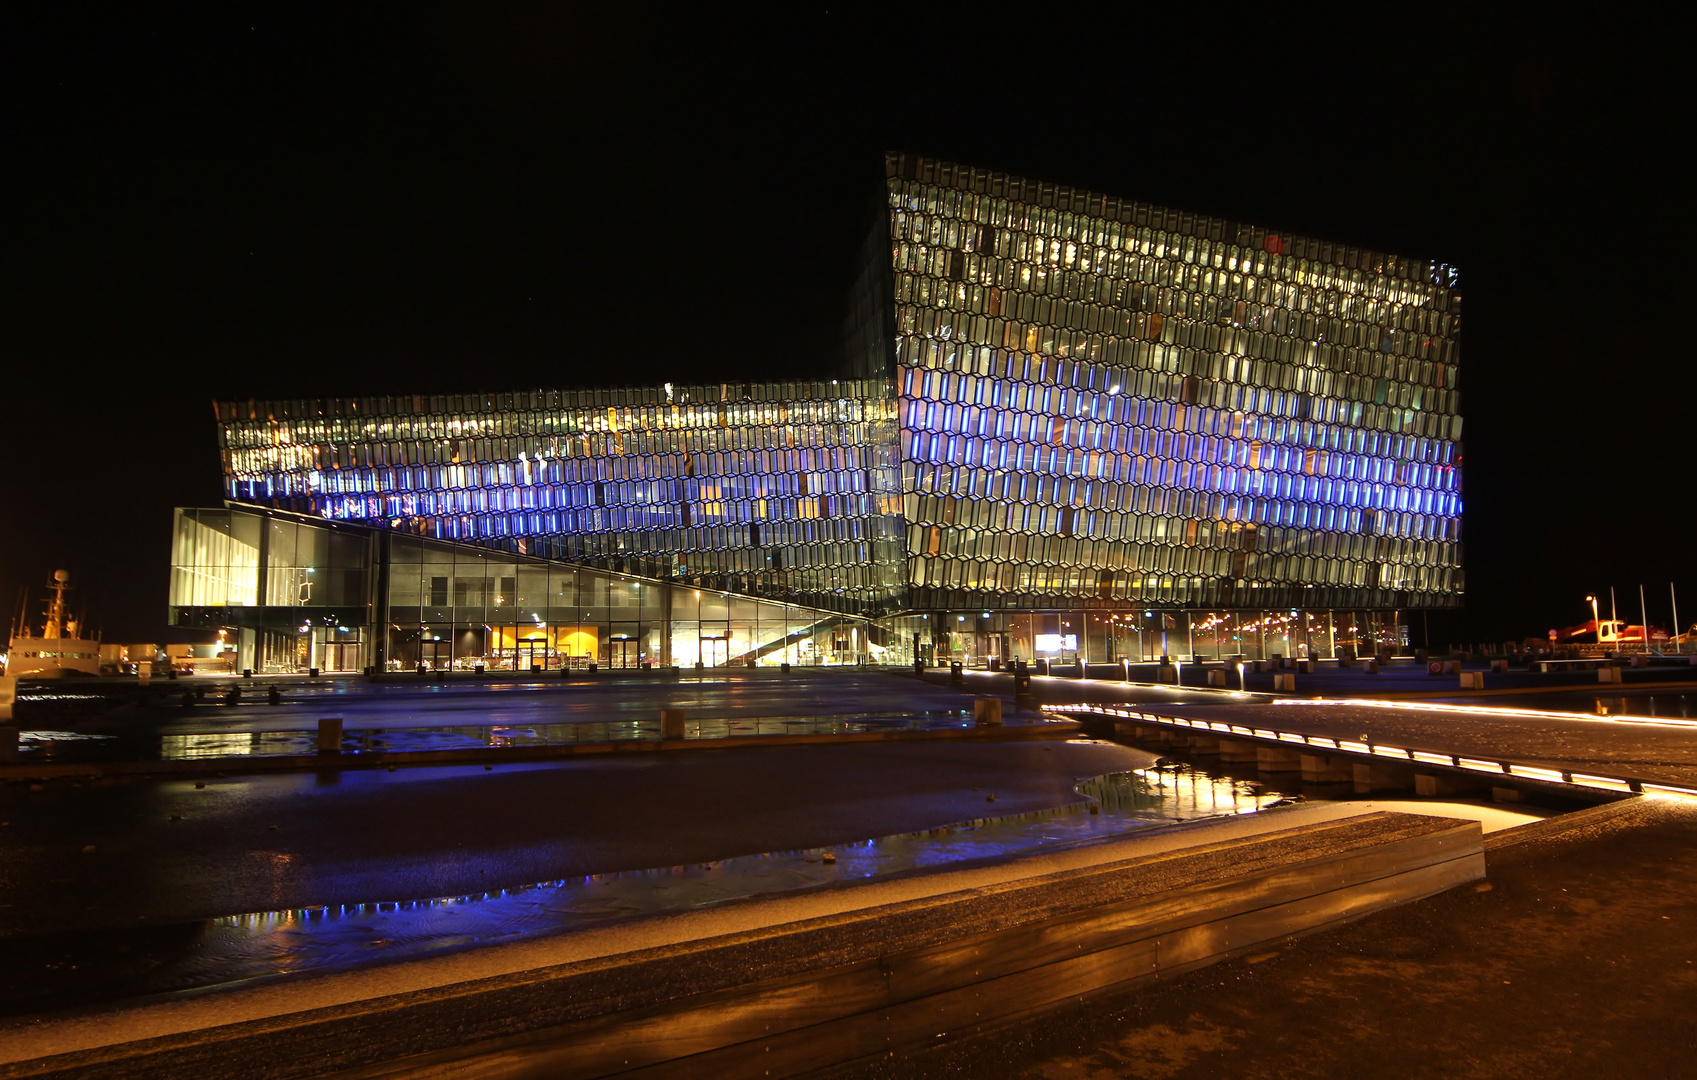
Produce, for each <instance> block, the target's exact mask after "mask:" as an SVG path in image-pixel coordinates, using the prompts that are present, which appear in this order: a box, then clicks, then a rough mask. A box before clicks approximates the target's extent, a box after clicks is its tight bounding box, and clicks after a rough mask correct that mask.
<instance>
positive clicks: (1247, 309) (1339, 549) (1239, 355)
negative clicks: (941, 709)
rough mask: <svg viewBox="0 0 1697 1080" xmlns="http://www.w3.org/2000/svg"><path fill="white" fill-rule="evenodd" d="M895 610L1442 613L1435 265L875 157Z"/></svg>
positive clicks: (1456, 523)
mask: <svg viewBox="0 0 1697 1080" xmlns="http://www.w3.org/2000/svg"><path fill="white" fill-rule="evenodd" d="M886 171H887V174H888V175H887V180H886V194H887V211H888V229H889V244H890V264H889V269H890V273H889V281H890V289H891V293H892V296H893V300H894V315H893V323H894V326H893V328H892V329H893V348H892V349H891V350H890V352H889V354H888V361H889V362H890V364H891V365H892V367H893V369H894V371H895V375H896V380H897V392H898V394H899V396H900V401H901V441H902V457H903V474H902V492H903V507H904V513H905V518H906V525H907V555H908V577H909V580H910V584H911V586H912V590H913V591H912V600H913V603H914V605H915V606H930V607H970V606H975V605H982V606H987V607H988V606H1012V607H1046V606H1055V605H1058V604H1065V603H1067V602H1069V601H1070V602H1077V601H1079V600H1091V601H1106V602H1115V601H1118V602H1132V603H1140V604H1141V603H1147V604H1159V605H1173V604H1180V605H1195V604H1201V605H1214V604H1220V605H1228V604H1229V605H1242V606H1263V605H1265V606H1283V605H1293V606H1307V607H1317V606H1351V605H1353V606H1361V607H1392V606H1445V605H1448V604H1452V603H1454V602H1456V600H1457V598H1458V597H1459V595H1460V594H1461V591H1462V577H1461V543H1460V540H1461V532H1460V530H1461V477H1460V443H1459V440H1460V437H1461V418H1460V416H1459V415H1458V413H1457V404H1458V403H1457V389H1456V383H1457V362H1458V350H1457V332H1458V329H1459V321H1458V315H1459V301H1460V297H1459V295H1458V293H1457V292H1456V274H1455V271H1454V270H1453V268H1450V267H1448V266H1443V265H1439V264H1434V263H1427V262H1418V261H1412V260H1408V259H1403V258H1398V257H1394V256H1388V255H1384V254H1374V253H1372V252H1363V251H1361V250H1359V249H1355V248H1350V247H1348V246H1346V245H1342V244H1333V243H1327V242H1320V241H1315V240H1311V239H1307V238H1303V237H1294V236H1288V235H1281V234H1278V233H1273V232H1269V231H1267V230H1263V229H1256V228H1250V227H1247V226H1238V225H1233V224H1231V223H1227V222H1223V221H1219V220H1215V219H1209V218H1206V217H1202V216H1199V215H1191V214H1181V213H1178V212H1174V211H1169V210H1165V209H1162V208H1159V207H1152V206H1148V205H1144V204H1136V203H1132V202H1129V201H1121V200H1116V199H1112V198H1109V197H1105V196H1101V195H1096V194H1093V193H1089V192H1082V191H1075V190H1072V189H1068V188H1064V187H1057V186H1055V185H1048V184H1037V183H1032V182H1029V181H1025V180H1022V179H1020V178H1017V177H1010V176H1005V175H1002V174H997V173H991V172H985V171H982V170H972V169H967V168H965V167H961V166H954V165H950V164H948V163H943V162H936V161H931V160H927V159H921V158H910V157H905V156H899V155H892V156H891V157H890V159H889V160H888V162H887V170H886Z"/></svg>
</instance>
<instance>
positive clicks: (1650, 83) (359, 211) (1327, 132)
mask: <svg viewBox="0 0 1697 1080" xmlns="http://www.w3.org/2000/svg"><path fill="white" fill-rule="evenodd" d="M343 7H344V8H348V9H354V8H357V10H341V9H336V13H335V14H330V15H326V14H324V13H305V12H304V9H302V8H299V7H295V6H282V5H280V6H277V7H274V8H273V7H240V6H228V7H223V8H218V9H209V10H208V11H206V12H199V13H186V12H183V11H178V12H176V13H174V14H165V15H161V14H157V13H145V12H142V11H140V10H139V9H136V8H130V7H119V8H116V9H114V10H108V11H102V10H97V9H91V8H72V7H69V6H66V5H53V6H48V7H45V8H42V9H41V10H39V11H37V12H31V11H28V10H26V9H23V8H16V7H9V8H8V13H7V14H6V15H4V16H0V18H4V20H5V22H6V31H5V35H4V41H3V43H0V48H3V49H4V67H5V70H4V73H3V77H4V79H5V99H4V124H5V127H4V139H5V147H6V153H5V155H4V158H5V162H6V164H5V166H4V176H5V179H6V184H7V188H8V189H9V194H8V195H7V197H6V199H5V213H6V215H7V225H6V236H5V243H4V252H5V254H4V259H5V268H6V281H5V292H4V296H3V297H0V304H3V309H0V316H3V326H0V332H3V338H0V347H3V350H4V352H3V355H0V438H3V439H4V443H5V445H6V447H7V453H6V455H5V459H4V462H3V464H0V523H3V527H0V600H5V601H6V602H8V603H12V604H15V602H16V598H17V596H18V594H19V590H20V589H21V588H23V587H24V586H26V585H28V586H32V587H33V586H34V585H36V584H37V583H38V581H39V580H42V579H45V577H46V575H47V574H48V572H49V571H50V570H52V569H53V568H54V567H56V566H64V567H66V568H68V569H70V570H72V571H73V572H74V573H75V574H76V575H77V577H78V579H79V580H80V581H81V582H82V583H83V584H84V586H85V590H84V591H85V593H86V599H87V601H88V603H89V605H90V607H91V609H92V611H91V613H92V614H93V615H94V616H96V617H97V619H98V621H100V622H102V623H103V624H104V628H105V632H106V635H107V637H108V639H124V640H158V639H160V638H162V637H163V636H164V630H163V625H162V624H163V617H164V604H165V581H166V574H165V566H166V561H167V547H168V545H167V533H168V528H169V522H170V509H171V507H172V506H173V505H197V504H198V505H206V504H216V503H217V501H218V499H219V497H220V491H219V483H218V481H219V475H218V465H217V458H216V452H215V446H214V432H213V424H212V413H211V409H210V406H209V402H210V401H211V399H213V398H214V397H249V396H253V397H262V398H263V397H268V396H297V397H301V396H332V395H342V394H368V393H408V392H420V391H445V390H500V389H507V388H515V387H535V386H555V385H590V384H605V383H651V382H657V381H662V380H668V379H670V380H703V381H709V380H710V381H718V380H720V379H723V378H737V377H749V378H760V377H768V376H774V375H780V374H785V373H791V372H803V371H808V370H816V369H822V368H823V367H824V366H825V365H828V364H829V363H830V362H831V361H832V359H833V356H834V348H835V342H836V333H837V325H838V320H839V318H840V314H841V303H842V297H843V294H844V292H845V291H846V289H847V286H848V284H849V279H850V275H851V268H852V262H853V252H854V248H855V245H856V243H857V241H858V239H859V233H860V230H861V228H862V227H863V224H864V215H865V207H866V203H867V199H868V197H869V195H868V192H869V186H870V184H871V182H872V178H873V177H874V175H876V170H877V169H878V167H879V164H880V162H881V154H882V152H883V151H884V150H885V149H887V148H895V149H907V150H910V151H915V152H919V153H925V154H932V155H937V156H943V157H951V158H955V159H957V160H962V161H967V162H972V163H976V164H980V165H985V166H989V167H993V168H1000V169H1005V170H1009V171H1013V172H1019V173H1024V174H1026V175H1031V176H1036V177H1040V178H1043V179H1049V180H1055V181H1059V182H1063V183H1071V184H1074V185H1079V186H1084V187H1090V188H1094V189H1096V190H1101V191H1106V192H1110V193H1115V194H1121V195H1125V196H1128V197H1133V198H1138V199H1142V200H1147V201H1153V202H1159V203H1165V204H1168V205H1173V206H1178V207H1182V208H1186V209H1193V210H1198V211H1202V212H1206V213H1211V214H1217V215H1223V216H1226V217H1229V218H1233V219H1237V220H1245V221H1251V222H1255V223H1259V224H1265V225H1268V226H1271V227H1275V228H1280V229H1286V230H1291V231H1297V232H1302V233H1307V234H1311V235H1318V236H1324V237H1328V238H1337V239H1344V240H1348V241H1351V242H1354V243H1357V244H1360V245H1361V246H1365V247H1371V248H1374V249H1383V250H1389V251H1395V252H1401V253H1405V254H1409V255H1415V256H1419V257H1429V258H1436V259H1440V260H1444V261H1448V262H1451V263H1454V264H1457V265H1459V266H1460V267H1461V269H1462V273H1463V289H1462V291H1463V294H1464V297H1465V299H1464V307H1463V311H1464V316H1463V318H1464V331H1463V334H1464V336H1463V363H1462V383H1461V385H1462V389H1463V399H1462V400H1463V411H1464V413H1465V415H1466V416H1467V432H1466V523H1465V538H1466V541H1467V544H1468V547H1467V576H1468V588H1469V595H1468V609H1467V611H1466V612H1465V614H1463V615H1460V616H1454V617H1447V618H1445V619H1441V620H1434V624H1433V635H1434V637H1439V636H1448V637H1451V638H1454V639H1457V640H1469V639H1483V638H1488V637H1490V638H1497V639H1502V638H1504V637H1509V636H1513V637H1519V636H1522V635H1525V634H1541V633H1542V632H1543V631H1544V630H1546V629H1548V628H1549V627H1550V626H1554V625H1567V624H1569V623H1573V622H1577V621H1580V620H1581V619H1582V618H1583V617H1584V614H1585V613H1584V610H1583V605H1582V604H1581V602H1580V598H1581V597H1582V596H1583V595H1584V594H1585V593H1586V592H1588V591H1593V590H1598V589H1603V590H1606V589H1607V587H1608V586H1609V585H1610V584H1611V583H1612V584H1614V585H1616V586H1617V587H1618V588H1619V589H1620V591H1621V595H1622V602H1623V606H1624V605H1625V599H1626V596H1627V595H1628V594H1630V595H1631V596H1632V597H1633V600H1632V606H1631V608H1630V611H1631V614H1632V617H1633V618H1634V620H1636V614H1637V608H1636V587H1637V585H1638V583H1639V582H1643V583H1645V584H1646V586H1647V587H1648V591H1649V594H1650V597H1651V611H1650V614H1651V619H1652V621H1653V622H1658V623H1661V624H1664V625H1665V624H1666V623H1667V622H1668V621H1669V616H1668V612H1667V585H1668V582H1669V581H1670V580H1676V581H1677V582H1678V583H1679V585H1680V587H1681V592H1682V595H1684V596H1687V597H1688V598H1689V599H1688V600H1687V605H1688V610H1687V611H1682V615H1685V618H1686V621H1687V622H1690V621H1691V620H1692V619H1694V618H1697V572H1694V571H1697V566H1694V562H1697V533H1694V531H1693V513H1692V504H1693V500H1694V498H1697V432H1694V429H1693V424H1692V422H1691V417H1692V415H1693V411H1694V410H1697V357H1694V355H1693V351H1694V350H1693V344H1692V342H1693V335H1692V330H1691V327H1690V324H1691V321H1692V310H1691V304H1690V301H1689V300H1688V298H1687V294H1688V292H1689V290H1690V279H1691V270H1690V267H1691V265H1692V262H1693V258H1694V257H1697V250H1694V248H1693V243H1692V241H1693V229H1692V225H1691V219H1692V206H1691V201H1692V200H1691V195H1690V191H1691V181H1690V178H1689V169H1690V166H1689V164H1688V163H1687V162H1686V161H1685V160H1684V159H1685V157H1686V156H1687V155H1688V154H1689V152H1690V150H1691V143H1692V141H1693V140H1692V121H1691V116H1692V113H1691V106H1692V95H1691V93H1690V90H1689V88H1688V82H1687V79H1686V77H1685V75H1684V66H1685V65H1684V63H1683V62H1682V60H1681V58H1680V57H1679V56H1677V55H1676V53H1675V52H1674V51H1673V47H1672V45H1671V44H1669V45H1667V46H1664V45H1663V44H1662V43H1661V42H1660V41H1658V39H1657V37H1656V36H1655V34H1654V32H1653V28H1649V29H1647V30H1646V33H1645V36H1644V37H1642V38H1633V37H1630V36H1622V35H1621V34H1620V33H1617V32H1615V31H1611V30H1609V29H1607V28H1599V27H1594V26H1582V25H1573V24H1567V23H1563V24H1556V23H1554V22H1551V23H1548V24H1541V23H1538V22H1536V21H1532V22H1525V21H1522V18H1523V17H1509V16H1504V17H1502V19H1501V21H1500V22H1498V23H1495V24H1490V25H1485V24H1480V23H1478V22H1477V21H1473V20H1471V19H1464V18H1462V17H1461V16H1459V15H1457V14H1456V13H1454V12H1451V13H1448V14H1446V13H1444V12H1443V11H1442V10H1441V9H1430V10H1428V9H1409V10H1408V11H1407V12H1406V13H1405V16H1404V17H1406V19H1407V20H1409V21H1408V22H1407V23H1406V24H1404V25H1400V26H1389V25H1383V26H1381V25H1377V24H1375V25H1371V26H1366V25H1364V26H1363V27H1362V32H1361V34H1360V35H1359V36H1356V37H1346V36H1339V35H1338V34H1337V33H1336V32H1334V31H1332V30H1330V29H1328V28H1326V27H1322V26H1319V25H1312V26H1307V25H1293V24H1291V23H1290V21H1289V18H1288V16H1287V15H1285V14H1284V13H1282V12H1281V13H1280V14H1279V16H1278V18H1279V21H1278V23H1276V24H1273V23H1268V24H1265V25H1263V24H1261V23H1259V22H1257V21H1256V20H1243V19H1229V18H1227V17H1225V16H1220V17H1219V18H1218V19H1217V21H1214V22H1195V23H1184V22H1175V21H1173V20H1172V18H1171V17H1170V10H1169V9H1168V8H1166V7H1163V8H1161V9H1160V10H1159V12H1158V13H1157V12H1155V11H1154V9H1150V10H1148V11H1145V10H1143V9H1139V8H1135V7H1130V6H1126V7H1119V8H1110V9H1104V10H1105V11H1110V12H1113V14H1111V15H1108V14H1104V13H1103V12H1101V11H1097V10H1095V9H1082V8H1078V9H1074V8H1067V7H1062V6H1048V7H1044V8H1042V9H1041V11H1033V10H1032V9H1030V8H1022V9H998V8H994V7H991V6H984V5H974V6H971V7H946V8H936V9H918V8H909V7H907V6H889V5H862V6H859V7H856V8H855V9H854V10H852V11H850V10H841V11H840V10H838V9H836V8H821V7H817V6H812V7H805V8H796V9H793V10H789V11H787V12H785V13H783V14H782V15H781V16H773V15H771V14H770V13H765V12H763V13H761V14H759V15H755V14H748V15H738V14H735V13H730V12H727V11H723V10H719V9H712V10H706V9H702V10H699V11H695V12H692V13H688V14H681V13H679V12H677V11H672V10H671V9H670V8H669V7H652V8H637V7H635V6H633V5H623V6H621V7H620V8H618V9H617V10H618V11H620V12H621V14H608V13H605V12H595V11H593V10H591V9H585V8H579V7H576V6H572V5H560V6H548V7H542V8H540V9H539V10H530V9H524V8H516V7H503V8H500V9H487V8H488V6H487V5H466V6H465V7H464V8H463V9H462V8H450V7H446V6H442V7H432V6H429V5H397V6H394V7H367V6H364V5H344V6H343ZM1421 20H1427V21H1425V22H1422V21H1421Z"/></svg>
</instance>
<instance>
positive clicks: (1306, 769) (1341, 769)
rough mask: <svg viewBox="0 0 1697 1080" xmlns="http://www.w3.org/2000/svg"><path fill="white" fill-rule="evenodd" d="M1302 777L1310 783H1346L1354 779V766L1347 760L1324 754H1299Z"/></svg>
mask: <svg viewBox="0 0 1697 1080" xmlns="http://www.w3.org/2000/svg"><path fill="white" fill-rule="evenodd" d="M1298 757H1300V758H1301V764H1302V779H1303V781H1304V782H1306V783H1310V784H1339V783H1343V784H1348V783H1353V782H1354V780H1355V767H1354V766H1353V765H1352V764H1350V763H1349V762H1348V761H1344V760H1340V759H1338V758H1333V757H1327V756H1326V755H1324V754H1299V755H1298Z"/></svg>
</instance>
